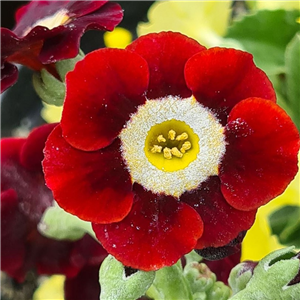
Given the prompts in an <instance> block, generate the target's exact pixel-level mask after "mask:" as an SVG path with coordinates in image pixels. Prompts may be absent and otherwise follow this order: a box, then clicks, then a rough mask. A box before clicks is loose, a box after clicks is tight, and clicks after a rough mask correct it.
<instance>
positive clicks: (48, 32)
mask: <svg viewBox="0 0 300 300" xmlns="http://www.w3.org/2000/svg"><path fill="white" fill-rule="evenodd" d="M122 17H123V12H122V9H121V7H120V6H119V5H118V4H117V3H113V2H108V1H107V0H104V1H71V0H67V1H31V2H30V3H29V4H27V5H24V6H23V7H21V8H20V9H19V10H18V11H17V13H16V24H17V25H16V27H15V28H14V30H13V31H10V30H9V29H7V28H1V43H2V45H1V92H3V91H4V90H5V89H7V88H8V87H10V86H11V85H12V84H14V83H15V82H16V80H17V73H18V71H17V68H16V67H15V66H14V65H13V64H11V63H18V64H22V65H25V66H27V67H29V68H31V69H33V70H41V69H42V68H45V69H47V70H48V71H49V72H50V73H52V74H53V75H56V71H55V67H54V65H53V63H55V62H56V61H58V60H62V59H67V58H73V57H75V56H76V55H77V54H78V50H79V42H80V38H81V36H82V35H83V34H84V32H85V31H87V30H90V29H99V30H113V29H114V27H115V26H117V25H118V24H119V23H120V21H121V20H122Z"/></svg>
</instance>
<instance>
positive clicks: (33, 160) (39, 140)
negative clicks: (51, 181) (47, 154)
mask: <svg viewBox="0 0 300 300" xmlns="http://www.w3.org/2000/svg"><path fill="white" fill-rule="evenodd" d="M56 125H57V124H45V125H42V126H40V127H37V128H35V129H34V130H33V131H32V132H31V133H30V135H29V136H28V138H27V139H26V142H25V143H24V145H23V147H22V148H21V151H20V162H21V164H22V165H23V166H24V167H25V168H26V169H28V170H30V171H41V172H42V160H43V159H44V153H43V149H44V147H45V142H46V140H47V138H48V135H49V134H50V132H51V131H52V130H53V129H54V127H55V126H56Z"/></svg>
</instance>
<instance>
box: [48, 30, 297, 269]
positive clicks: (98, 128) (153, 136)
mask: <svg viewBox="0 0 300 300" xmlns="http://www.w3.org/2000/svg"><path fill="white" fill-rule="evenodd" d="M66 85H67V89H66V90H67V93H66V99H65V103H64V109H63V115H62V120H61V124H60V125H58V126H57V127H56V128H55V129H54V130H53V132H52V133H51V134H50V135H49V138H48V140H47V142H46V147H45V150H44V151H45V159H44V161H43V167H44V173H45V179H46V183H47V185H48V186H49V187H50V188H51V189H52V191H53V193H54V198H55V199H56V200H57V202H58V203H59V205H60V206H61V207H62V208H64V209H65V210H66V211H68V212H70V213H72V214H75V215H77V216H78V217H80V218H82V219H84V220H88V221H92V222H93V223H94V224H93V229H94V231H95V233H96V236H97V238H98V239H99V240H100V242H101V243H102V245H103V247H104V248H105V249H106V250H107V251H108V252H109V253H111V254H112V255H114V256H115V257H116V258H117V259H118V260H120V261H121V262H122V263H123V264H124V265H127V266H131V267H133V268H137V269H143V270H154V269H159V268H161V267H163V266H167V265H172V264H174V263H175V262H176V261H177V260H178V259H179V258H180V257H181V256H182V255H184V254H186V253H188V252H190V251H191V250H192V249H194V248H196V249H204V248H218V247H223V246H225V245H227V244H229V246H231V245H234V242H233V244H230V243H231V241H234V240H235V238H237V237H239V236H241V234H243V231H245V230H247V229H249V228H250V227H251V225H252V224H253V221H254V218H255V214H256V210H257V208H258V207H260V206H261V205H264V204H266V203H267V202H268V201H270V200H271V199H272V198H274V197H276V196H277V195H279V194H280V193H282V192H283V191H284V189H285V188H286V186H287V185H288V183H289V182H290V181H291V180H292V179H293V177H294V176H295V174H296V173H297V152H298V149H299V134H298V131H297V129H296V127H295V126H294V124H293V123H292V121H291V120H290V118H289V117H288V115H287V114H286V113H285V112H284V111H283V110H282V109H281V108H280V107H279V106H277V105H276V103H275V101H276V99H275V93H274V90H273V88H272V85H271V83H270V81H269V80H268V78H267V77H266V75H265V73H264V72H263V71H261V70H260V69H258V68H257V67H256V66H255V65H254V63H253V60H252V56H251V55H250V54H248V53H246V52H242V51H239V50H235V49H226V48H211V49H208V50H207V49H205V47H203V46H201V45H200V44H198V43H197V42H196V41H195V40H193V39H190V38H188V37H186V36H184V35H182V34H180V33H174V32H162V33H159V34H149V35H146V36H143V37H140V38H138V39H137V40H136V41H134V42H133V43H132V44H130V45H129V46H128V47H127V48H126V49H125V50H122V49H100V50H97V51H94V52H92V53H90V54H88V55H87V56H86V57H85V58H84V59H83V60H82V61H80V62H78V63H77V64H76V66H75V69H74V71H72V72H69V73H68V74H67V78H66ZM74 120H76V121H74ZM237 239H238V238H237Z"/></svg>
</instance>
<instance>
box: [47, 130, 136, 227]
mask: <svg viewBox="0 0 300 300" xmlns="http://www.w3.org/2000/svg"><path fill="white" fill-rule="evenodd" d="M44 154H45V159H44V161H43V167H44V173H45V179H46V183H47V185H48V186H49V187H50V189H52V191H53V194H54V199H55V200H56V201H57V202H58V204H59V205H60V206H61V207H62V208H63V209H65V210H66V211H68V212H70V213H72V214H74V215H77V216H78V217H79V218H82V219H84V220H87V221H93V222H98V223H110V222H118V221H120V220H122V219H123V218H124V217H125V216H126V215H127V214H128V213H129V211H130V209H131V206H132V201H133V193H132V184H131V179H130V175H129V173H128V171H127V169H126V166H125V164H124V162H123V159H122V157H121V154H120V141H119V140H118V139H116V140H115V141H114V143H113V144H112V145H110V146H109V147H107V148H105V149H102V150H99V151H94V152H84V151H81V150H77V149H75V148H73V147H72V146H70V145H69V144H68V143H67V142H66V141H65V139H64V138H63V137H62V134H61V128H60V126H57V127H56V128H55V129H54V130H53V131H52V132H51V134H50V135H49V138H48V140H47V142H46V147H45V150H44Z"/></svg>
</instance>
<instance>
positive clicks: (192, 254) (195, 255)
mask: <svg viewBox="0 0 300 300" xmlns="http://www.w3.org/2000/svg"><path fill="white" fill-rule="evenodd" d="M184 257H185V262H186V265H188V264H189V263H191V262H194V261H195V262H199V261H201V260H202V257H201V256H200V255H199V254H198V253H197V252H196V251H195V250H193V251H191V252H190V253H188V254H186V255H185V256H184Z"/></svg>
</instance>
